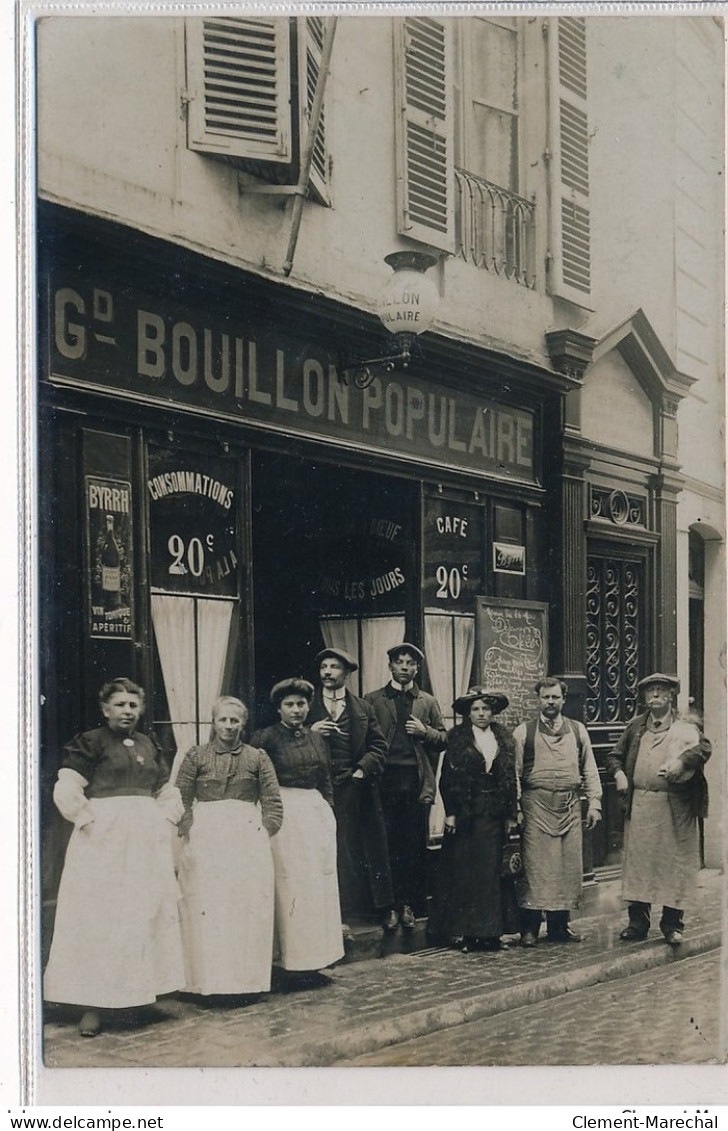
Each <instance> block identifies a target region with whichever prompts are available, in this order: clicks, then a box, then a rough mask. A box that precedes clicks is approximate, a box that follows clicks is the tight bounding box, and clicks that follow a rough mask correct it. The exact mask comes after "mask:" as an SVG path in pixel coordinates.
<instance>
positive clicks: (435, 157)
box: [394, 16, 455, 251]
mask: <svg viewBox="0 0 728 1131" xmlns="http://www.w3.org/2000/svg"><path fill="white" fill-rule="evenodd" d="M395 26H396V32H395V68H394V70H395V83H396V86H395V97H396V100H397V118H396V123H397V138H396V143H397V209H398V218H399V220H398V229H397V230H398V231H399V232H400V234H401V235H404V236H409V237H410V238H411V239H415V240H421V241H422V242H423V243H426V244H429V245H430V246H431V247H436V248H439V249H441V250H443V251H453V250H454V189H455V172H454V168H453V128H452V109H453V97H452V64H451V58H452V47H451V38H452V37H451V28H450V25H449V22H447V21H444V20H436V19H429V18H425V17H424V16H411V17H407V18H406V19H402V20H397V21H396V25H395Z"/></svg>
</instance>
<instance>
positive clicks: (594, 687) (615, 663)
mask: <svg viewBox="0 0 728 1131" xmlns="http://www.w3.org/2000/svg"><path fill="white" fill-rule="evenodd" d="M644 619H645V618H644V564H643V562H642V561H639V560H630V559H627V558H617V557H614V558H612V557H602V556H601V555H590V556H589V557H588V558H587V591H586V642H587V660H586V677H587V680H588V683H589V693H588V696H587V700H586V722H587V725H593V724H595V723H597V724H599V723H601V724H602V725H607V726H608V725H610V724H615V723H625V722H627V721H628V720H629V719H631V718H632V716H633V714H634V713H635V707H636V704H637V681H638V679H639V678H640V676H639V673H640V667H641V665H640V660H641V649H642V648H643V647H644V642H645V628H646V626H645V623H644Z"/></svg>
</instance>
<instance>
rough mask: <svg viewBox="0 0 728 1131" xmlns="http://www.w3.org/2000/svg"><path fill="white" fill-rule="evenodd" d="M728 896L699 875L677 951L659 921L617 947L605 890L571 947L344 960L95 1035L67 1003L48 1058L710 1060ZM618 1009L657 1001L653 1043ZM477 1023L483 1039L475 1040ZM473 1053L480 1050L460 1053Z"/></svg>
mask: <svg viewBox="0 0 728 1131" xmlns="http://www.w3.org/2000/svg"><path fill="white" fill-rule="evenodd" d="M723 899H724V894H723V877H722V875H721V874H719V873H707V872H704V873H702V874H701V879H700V887H699V890H698V892H697V899H696V906H695V907H694V908H693V909H692V910H691V913H690V916H689V919H688V927H687V931H686V937H685V942H684V943H683V946H682V947H681V948H680V949H679V951H676V952H675V951H671V950H670V948H669V947H667V946H666V945H665V943H664V941H663V939H662V938H661V936H660V934H659V931H657V930H654V931H653V932H652V934H651V935H650V937H649V939H648V940H646V941H644V942H640V943H636V944H630V945H625V944H624V943H620V942H619V937H618V935H619V929H620V926H621V925H622V920H623V910H622V906H621V902H620V900H619V898H618V889H617V887H615V886H614V885H611V886H609V885H605V890H604V891H603V892H602V894H601V899H600V903H599V906H598V908H596V909H595V911H594V912H593V913H592V914H591V915H590V916H585V917H584V918H582V919H575V926H577V929H578V930H580V931H582V932H583V934H584V941H583V942H582V943H581V944H578V945H569V946H564V945H554V944H549V943H547V942H545V941H544V942H540V943H539V945H538V946H537V947H535V948H534V949H533V950H523V949H521V948H520V947H518V946H515V947H512V948H511V949H510V950H507V951H501V952H499V953H496V954H487V953H474V954H468V955H463V954H461V953H460V952H459V951H456V950H451V949H444V948H431V949H426V950H421V951H418V952H415V953H412V954H390V955H389V956H388V957H386V958H373V959H367V960H364V961H359V962H344V963H342V964H341V965H339V966H337V967H335V968H333V969H332V970H330V971H328V974H329V975H330V982H329V984H326V985H322V986H321V987H320V988H316V989H304V990H298V991H296V992H291V993H281V992H273V993H271V994H269V995H266V996H264V997H263V998H262V999H260V1000H259V1001H256V1002H254V1003H253V1004H248V1005H242V1004H241V1003H239V1002H235V1001H231V1002H229V1003H228V1004H227V1005H226V1006H222V1005H220V1004H213V1003H207V1002H205V1001H204V999H200V998H189V997H184V996H172V997H169V998H165V999H163V1000H160V1001H159V1002H158V1003H157V1005H156V1006H154V1007H152V1008H151V1009H150V1011H149V1015H148V1017H147V1020H146V1023H144V1024H142V1025H137V1026H136V1027H134V1028H123V1027H121V1026H118V1025H117V1026H116V1027H113V1026H112V1025H109V1026H108V1028H107V1029H105V1030H104V1031H103V1032H102V1033H101V1034H100V1035H99V1036H98V1037H96V1038H95V1039H93V1040H84V1039H83V1038H80V1037H79V1036H78V1034H77V1031H76V1020H77V1016H78V1011H73V1010H61V1009H56V1010H50V1011H49V1016H48V1021H47V1023H46V1026H45V1037H44V1062H45V1064H46V1066H47V1067H49V1068H69V1067H77V1068H84V1067H87V1068H95V1067H100V1068H112V1067H113V1068H131V1067H145V1068H151V1067H172V1066H174V1067H180V1068H187V1067H221V1068H230V1067H286V1066H291V1067H293V1066H302V1067H303V1066H309V1067H312V1066H316V1067H324V1066H327V1065H333V1064H337V1065H342V1064H349V1063H356V1064H369V1065H374V1064H378V1065H386V1064H399V1063H402V1064H420V1065H429V1064H463V1065H467V1064H503V1065H512V1064H544V1065H546V1064H569V1063H571V1064H592V1063H603V1064H624V1063H630V1062H631V1063H644V1064H647V1063H652V1062H654V1063H657V1062H658V1058H661V1062H662V1063H680V1062H681V1061H683V1062H684V1063H689V1062H705V1061H708V1060H710V1059H711V1058H714V1057H716V1056H718V1055H719V1053H718V1036H717V1034H718V1021H717V1011H718V1009H719V1008H720V1001H721V999H720V983H719V981H718V976H717V974H718V953H719V952H718V950H717V948H718V946H719V944H720V940H721V914H722V907H723ZM703 956H705V957H703ZM701 971H702V974H701ZM635 978H636V980H635ZM640 979H641V980H640ZM678 991H679V992H678ZM633 994H634V1000H633ZM564 995H568V998H566V997H565V996H564ZM555 999H557V1000H555ZM567 1001H568V1005H567ZM635 1002H637V1003H639V1004H638V1005H637V1006H636V1007H635ZM627 1003H629V1012H630V1014H631V1015H634V1016H638V1015H641V1014H642V1013H645V1012H646V1011H647V1009H648V1008H649V1007H650V1006H651V1005H652V1004H655V1006H657V1004H658V1003H659V1006H660V1009H659V1017H660V1024H659V1025H657V1026H656V1028H655V1035H654V1037H653V1036H651V1029H650V1027H649V1026H648V1032H647V1033H646V1034H642V1036H641V1038H640V1040H639V1042H637V1041H636V1039H635V1043H634V1045H632V1044H630V1042H629V1040H628V1039H627V1038H626V1037H625V1036H624V1031H623V1025H622V1019H623V1017H624V1016H626V1014H627ZM698 1010H699V1011H700V1012H699V1013H698V1012H697V1011H698ZM696 1014H697V1015H696ZM691 1017H693V1018H694V1020H693V1021H691V1020H690V1018H691ZM555 1018H560V1020H559V1021H558V1022H557V1021H556V1020H555ZM466 1023H467V1024H466ZM476 1032H477V1033H480V1034H483V1036H482V1037H481V1036H479V1037H478V1038H477V1041H476V1044H473V1043H472V1041H471V1037H472V1035H473V1034H474V1033H476ZM445 1033H447V1034H448V1035H447V1037H445V1036H444V1035H443V1034H445ZM496 1034H498V1035H497V1036H496ZM451 1040H453V1041H455V1042H456V1043H455V1044H453V1045H452V1047H451V1045H450V1043H449V1042H450V1041H451ZM461 1040H462V1044H460V1043H458V1042H460V1041H461ZM478 1046H480V1047H478ZM395 1047H396V1053H395V1051H394V1049H395ZM472 1049H477V1052H476V1053H475V1055H476V1059H475V1060H472V1059H468V1057H469V1056H470V1055H471V1050H472ZM438 1052H439V1053H440V1054H442V1057H443V1059H437V1056H438ZM390 1055H396V1056H402V1057H403V1059H402V1060H389V1059H386V1058H387V1057H389V1056H390ZM448 1057H451V1058H452V1059H448ZM481 1057H488V1059H481ZM357 1058H359V1059H357ZM579 1058H580V1059H579Z"/></svg>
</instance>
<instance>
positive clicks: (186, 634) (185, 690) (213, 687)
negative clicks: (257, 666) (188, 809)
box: [152, 593, 235, 782]
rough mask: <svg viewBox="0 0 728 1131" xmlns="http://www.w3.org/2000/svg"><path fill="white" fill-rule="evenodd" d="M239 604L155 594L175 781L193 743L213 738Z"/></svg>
mask: <svg viewBox="0 0 728 1131" xmlns="http://www.w3.org/2000/svg"><path fill="white" fill-rule="evenodd" d="M234 604H235V602H233V601H222V600H219V601H215V600H211V599H209V598H208V599H197V598H194V597H177V596H170V595H168V594H163V593H153V594H152V624H153V626H154V636H155V640H156V645H157V654H158V656H159V664H160V667H161V669H162V678H163V679H164V690H165V692H166V695H167V705H168V707H169V718H170V721H171V724H172V732H173V734H174V741H175V745H176V747H177V753H176V754H175V757H174V762H173V764H172V773H171V777H170V780H171V781H172V782H174V781H175V780H176V777H177V771H178V769H179V766H180V762H181V761H182V759H183V758H184V756H185V754H186V753H187V751H188V750H189V749H190V747H191V746H194V745H195V743H197V742H199V741H200V740H201V739H202V740H205V739H206V738H207V732H208V728H209V725H210V714H211V712H210V708H211V706H212V703H213V700H215V699H216V698H217V696H218V695H219V694H220V691H221V683H222V677H223V672H224V669H225V659H226V655H227V647H228V640H229V638H230V623H231V618H232V612H233V607H234ZM195 622H196V623H195ZM195 629H196V631H195ZM195 637H197V644H196V642H195Z"/></svg>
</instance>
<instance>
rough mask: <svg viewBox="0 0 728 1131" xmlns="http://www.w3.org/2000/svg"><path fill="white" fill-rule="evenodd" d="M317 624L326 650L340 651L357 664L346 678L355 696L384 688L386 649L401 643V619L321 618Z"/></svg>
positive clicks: (402, 629)
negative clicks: (347, 654) (346, 653)
mask: <svg viewBox="0 0 728 1131" xmlns="http://www.w3.org/2000/svg"><path fill="white" fill-rule="evenodd" d="M319 625H320V627H321V635H322V637H323V640H324V645H325V647H327V648H342V649H343V650H344V651H345V652H348V653H349V655H350V656H353V657H354V659H355V660H358V661H359V671H357V672H354V673H353V675H351V676H350V677H349V683H348V686H349V688H350V690H351V691H353V693H354V694H355V695H364V694H365V693H366V692H367V691H374V690H375V689H376V688H377V687H383V686H384V684H385V683H386V682H387V680H388V679H389V667H388V660H387V648H391V647H392V645H393V644H398V643H400V641H402V640H404V617H402V616H392V617H370V618H364V619H362V620H356V619H350V620H343V619H340V618H338V617H331V618H328V617H322V618H321V620H320V621H319Z"/></svg>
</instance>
